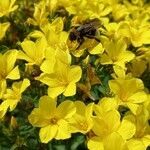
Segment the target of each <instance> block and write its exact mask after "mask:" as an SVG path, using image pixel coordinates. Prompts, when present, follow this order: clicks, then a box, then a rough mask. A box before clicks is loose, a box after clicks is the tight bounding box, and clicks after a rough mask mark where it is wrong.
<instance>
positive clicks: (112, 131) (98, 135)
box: [88, 99, 135, 150]
mask: <svg viewBox="0 0 150 150" xmlns="http://www.w3.org/2000/svg"><path fill="white" fill-rule="evenodd" d="M105 100H106V99H105ZM105 100H103V102H102V103H101V102H100V103H99V105H96V107H95V116H93V122H94V125H93V128H92V131H93V132H94V134H95V135H94V136H93V137H92V138H90V139H89V141H88V148H89V149H91V150H97V149H98V150H101V149H104V150H105V149H107V148H108V150H109V148H110V147H112V148H114V150H115V148H117V145H116V144H114V143H113V142H111V141H110V142H109V144H108V139H111V140H112V141H113V138H114V142H117V141H115V139H116V138H117V139H118V140H119V141H120V142H121V143H118V144H119V145H118V150H120V149H123V147H122V146H123V145H122V144H125V140H128V139H131V138H132V137H133V135H134V134H135V125H134V124H133V123H132V122H131V121H130V120H127V119H123V120H122V121H121V120H120V114H119V112H118V111H117V110H116V109H115V103H114V104H113V102H111V100H109V99H108V101H110V102H111V103H112V104H113V105H114V106H111V105H109V106H108V108H107V105H106V104H109V103H108V101H107V102H106V103H105ZM105 108H106V109H105ZM111 137H112V138H111ZM96 148H97V149H96ZM119 148H120V149H119Z"/></svg>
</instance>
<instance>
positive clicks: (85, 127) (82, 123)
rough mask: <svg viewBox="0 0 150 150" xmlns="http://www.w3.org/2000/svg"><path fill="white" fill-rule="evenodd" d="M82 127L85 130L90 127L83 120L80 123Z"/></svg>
mask: <svg viewBox="0 0 150 150" xmlns="http://www.w3.org/2000/svg"><path fill="white" fill-rule="evenodd" d="M80 128H81V129H82V130H83V131H86V130H87V129H88V125H87V124H86V123H85V122H81V123H80Z"/></svg>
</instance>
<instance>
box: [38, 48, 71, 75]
mask: <svg viewBox="0 0 150 150" xmlns="http://www.w3.org/2000/svg"><path fill="white" fill-rule="evenodd" d="M57 60H59V61H61V62H62V63H64V64H66V65H70V64H71V55H70V54H69V52H68V51H63V50H61V49H55V48H52V47H48V48H46V50H45V60H44V61H43V63H42V64H41V66H40V69H41V71H43V72H44V73H48V74H50V73H53V72H54V67H55V63H56V61H57ZM49 64H51V67H49Z"/></svg>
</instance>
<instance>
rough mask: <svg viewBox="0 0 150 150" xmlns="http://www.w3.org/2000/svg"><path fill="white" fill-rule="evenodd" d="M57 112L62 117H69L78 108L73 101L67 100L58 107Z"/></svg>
mask: <svg viewBox="0 0 150 150" xmlns="http://www.w3.org/2000/svg"><path fill="white" fill-rule="evenodd" d="M57 112H58V113H59V115H60V116H61V118H64V119H67V118H71V117H72V116H73V115H74V114H75V112H76V108H75V105H74V103H73V102H72V101H69V100H66V101H64V102H62V103H61V104H60V105H59V106H58V107H57Z"/></svg>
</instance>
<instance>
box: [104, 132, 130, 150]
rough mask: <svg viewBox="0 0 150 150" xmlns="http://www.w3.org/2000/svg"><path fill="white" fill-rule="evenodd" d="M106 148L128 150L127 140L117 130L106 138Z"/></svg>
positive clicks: (107, 149)
mask: <svg viewBox="0 0 150 150" xmlns="http://www.w3.org/2000/svg"><path fill="white" fill-rule="evenodd" d="M104 149H105V150H128V148H127V145H126V143H125V140H123V138H122V137H121V136H120V135H119V134H117V133H116V132H114V133H112V134H111V135H109V136H108V137H107V138H105V139H104Z"/></svg>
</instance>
